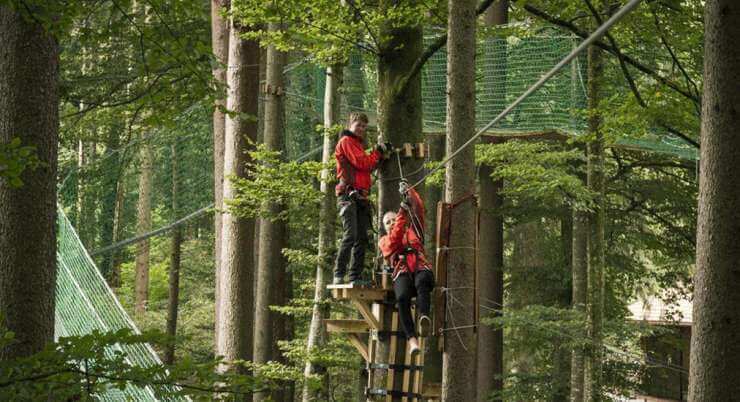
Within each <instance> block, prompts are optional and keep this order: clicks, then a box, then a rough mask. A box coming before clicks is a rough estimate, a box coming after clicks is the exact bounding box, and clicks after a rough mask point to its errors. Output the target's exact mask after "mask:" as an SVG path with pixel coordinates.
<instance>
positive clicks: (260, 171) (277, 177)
mask: <svg viewBox="0 0 740 402" xmlns="http://www.w3.org/2000/svg"><path fill="white" fill-rule="evenodd" d="M249 155H250V156H251V157H252V160H253V161H252V162H250V163H248V164H247V171H248V173H247V177H246V178H238V177H233V176H232V177H229V178H228V179H229V180H231V181H232V182H233V183H234V185H235V187H236V190H237V196H236V197H235V198H234V199H232V200H226V204H227V205H228V207H229V210H230V211H231V212H232V213H234V214H236V215H239V216H242V217H249V218H254V217H261V218H266V219H282V220H286V219H287V218H288V216H290V217H291V218H295V217H300V216H309V217H310V216H314V215H315V211H317V209H318V203H319V201H320V196H321V193H320V192H319V190H318V188H317V186H316V182H317V180H318V177H319V172H320V171H321V168H322V165H321V163H318V162H294V161H291V162H283V161H282V158H281V154H280V153H279V152H274V151H267V150H266V149H265V147H264V145H261V144H260V145H258V146H257V148H256V149H255V150H254V151H250V152H249ZM274 205H285V206H287V209H285V210H282V211H280V212H278V213H277V214H276V212H275V209H274V208H272V206H274Z"/></svg>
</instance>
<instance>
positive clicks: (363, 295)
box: [326, 283, 393, 301]
mask: <svg viewBox="0 0 740 402" xmlns="http://www.w3.org/2000/svg"><path fill="white" fill-rule="evenodd" d="M326 288H327V289H329V290H330V291H331V296H332V297H333V298H335V299H337V300H348V299H358V300H367V301H382V300H384V299H385V297H386V295H388V292H389V291H391V292H392V291H393V290H392V289H380V288H373V287H366V286H355V285H353V284H351V283H346V284H341V285H328V286H327V287H326Z"/></svg>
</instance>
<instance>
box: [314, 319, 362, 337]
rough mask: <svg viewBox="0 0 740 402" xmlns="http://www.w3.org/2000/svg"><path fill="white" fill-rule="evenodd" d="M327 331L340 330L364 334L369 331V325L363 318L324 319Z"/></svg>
mask: <svg viewBox="0 0 740 402" xmlns="http://www.w3.org/2000/svg"><path fill="white" fill-rule="evenodd" d="M324 324H326V331H327V332H341V333H347V334H365V333H368V332H370V326H369V325H368V323H367V322H365V321H364V320H324Z"/></svg>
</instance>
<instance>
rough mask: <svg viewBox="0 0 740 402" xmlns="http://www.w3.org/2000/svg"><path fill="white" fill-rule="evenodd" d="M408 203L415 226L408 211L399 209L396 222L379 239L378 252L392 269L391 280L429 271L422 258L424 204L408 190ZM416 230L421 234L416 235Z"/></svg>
mask: <svg viewBox="0 0 740 402" xmlns="http://www.w3.org/2000/svg"><path fill="white" fill-rule="evenodd" d="M409 201H410V204H411V209H412V210H413V211H414V215H415V218H416V224H412V223H411V221H412V219H411V214H410V213H409V211H407V210H405V209H404V208H401V209H400V210H399V211H398V215H396V222H395V223H394V224H393V228H391V232H390V233H388V234H387V235H385V236H383V237H381V238H380V244H379V247H380V251H381V252H382V253H383V258H385V259H386V260H388V261H389V262H390V264H391V266H392V267H393V279H394V280H395V279H396V278H397V277H398V275H399V274H401V273H403V272H410V273H414V272H416V271H419V270H422V269H430V265H429V262H428V261H427V259H426V257H425V256H424V241H423V240H422V236H423V232H424V203H423V202H422V201H421V197H420V196H419V193H417V192H416V190H414V189H411V190H409ZM417 229H418V230H419V231H421V232H422V233H421V234H419V233H417Z"/></svg>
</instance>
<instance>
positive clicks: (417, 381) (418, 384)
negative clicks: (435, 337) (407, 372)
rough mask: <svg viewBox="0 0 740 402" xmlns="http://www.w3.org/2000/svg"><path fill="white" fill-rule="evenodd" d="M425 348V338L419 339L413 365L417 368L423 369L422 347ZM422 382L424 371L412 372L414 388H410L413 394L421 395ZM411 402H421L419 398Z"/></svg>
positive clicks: (422, 390)
mask: <svg viewBox="0 0 740 402" xmlns="http://www.w3.org/2000/svg"><path fill="white" fill-rule="evenodd" d="M425 346H426V338H425V337H421V336H420V337H419V348H420V349H421V351H420V352H419V354H417V355H416V359H415V364H416V365H417V366H419V367H424V347H425ZM423 382H424V370H416V371H414V387H413V388H412V392H414V393H415V394H423V392H424V389H423V387H422V384H423ZM411 401H412V402H422V401H421V399H419V398H416V397H414V398H412V399H411Z"/></svg>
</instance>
